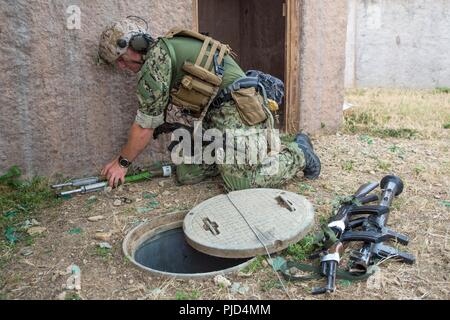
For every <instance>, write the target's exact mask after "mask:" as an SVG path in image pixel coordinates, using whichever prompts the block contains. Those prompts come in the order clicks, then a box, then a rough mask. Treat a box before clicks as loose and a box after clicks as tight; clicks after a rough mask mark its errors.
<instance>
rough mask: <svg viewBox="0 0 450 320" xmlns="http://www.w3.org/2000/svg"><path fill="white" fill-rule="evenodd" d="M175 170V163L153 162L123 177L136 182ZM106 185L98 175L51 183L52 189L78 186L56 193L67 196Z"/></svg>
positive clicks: (87, 191)
mask: <svg viewBox="0 0 450 320" xmlns="http://www.w3.org/2000/svg"><path fill="white" fill-rule="evenodd" d="M174 170H175V165H173V164H168V165H162V164H154V165H153V166H152V167H151V168H150V169H149V170H148V171H145V172H142V173H140V174H136V175H132V176H127V177H125V183H130V182H137V181H142V180H147V179H151V178H153V177H170V176H171V175H172V172H173V171H174ZM107 186H108V181H105V180H104V179H103V178H100V177H90V178H82V179H76V180H72V181H69V182H66V183H60V184H55V185H52V186H51V187H52V188H53V189H62V188H64V187H79V188H77V189H73V190H68V191H62V192H60V193H58V196H60V197H63V196H68V195H72V194H77V193H81V194H85V193H89V192H95V191H102V190H104V189H105V188H106V187H107Z"/></svg>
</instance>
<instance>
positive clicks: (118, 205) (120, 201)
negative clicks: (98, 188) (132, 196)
mask: <svg viewBox="0 0 450 320" xmlns="http://www.w3.org/2000/svg"><path fill="white" fill-rule="evenodd" d="M113 205H114V206H115V207H120V206H121V205H122V200H120V199H116V200H114V203H113Z"/></svg>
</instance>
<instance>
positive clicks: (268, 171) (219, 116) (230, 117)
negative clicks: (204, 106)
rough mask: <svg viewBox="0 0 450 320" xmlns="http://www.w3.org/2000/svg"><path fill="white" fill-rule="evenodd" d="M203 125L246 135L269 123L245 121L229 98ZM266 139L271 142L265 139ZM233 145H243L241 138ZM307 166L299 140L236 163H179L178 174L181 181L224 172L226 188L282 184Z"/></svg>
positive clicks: (236, 188)
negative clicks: (270, 153)
mask: <svg viewBox="0 0 450 320" xmlns="http://www.w3.org/2000/svg"><path fill="white" fill-rule="evenodd" d="M203 129H204V130H208V129H218V130H220V131H221V132H225V131H226V130H231V131H235V132H241V133H244V135H245V133H247V132H255V131H257V132H261V131H258V130H264V129H267V124H266V123H265V122H263V123H260V124H257V125H254V126H248V125H246V124H245V123H243V122H242V120H241V117H240V115H239V112H238V110H237V109H236V107H235V105H234V101H229V102H225V103H224V104H222V106H221V107H220V108H213V109H211V110H210V111H209V112H208V114H207V116H206V117H205V119H204V121H203ZM252 130H253V131H252ZM262 143H267V142H264V140H263V142H262ZM233 145H234V147H235V148H236V149H239V146H238V143H237V142H235V143H234V144H233ZM233 151H235V150H233ZM238 153H239V151H236V154H238ZM219 163H220V162H219ZM268 164H270V165H268ZM304 167H305V158H304V155H303V151H302V150H301V149H300V148H299V147H298V146H297V144H296V143H295V142H290V143H285V144H284V145H282V146H281V150H279V152H277V153H276V154H275V155H274V156H269V157H267V158H266V159H265V161H256V162H249V161H244V162H242V161H241V162H236V163H233V164H231V163H228V162H226V163H223V164H212V165H207V164H201V165H194V164H182V165H179V166H178V167H177V177H178V181H179V182H180V183H181V184H193V183H198V182H200V181H202V180H203V179H205V178H207V177H211V176H216V175H219V174H220V175H221V177H222V179H223V182H224V184H225V188H226V189H227V190H229V191H233V190H242V189H249V188H271V187H278V186H280V185H282V184H284V183H285V182H287V181H288V180H290V179H292V178H293V177H295V176H296V175H297V173H298V172H300V171H302V170H303V169H304Z"/></svg>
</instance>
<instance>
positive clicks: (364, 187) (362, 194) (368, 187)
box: [353, 182, 380, 198]
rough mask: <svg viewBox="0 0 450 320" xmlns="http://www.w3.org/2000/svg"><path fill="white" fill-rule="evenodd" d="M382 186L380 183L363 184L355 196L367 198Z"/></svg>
mask: <svg viewBox="0 0 450 320" xmlns="http://www.w3.org/2000/svg"><path fill="white" fill-rule="evenodd" d="M379 185H380V184H379V183H378V182H369V183H366V184H363V185H362V186H361V187H359V189H358V190H357V191H356V192H355V194H354V195H353V196H354V197H355V198H362V197H365V196H366V195H367V194H368V193H369V192H371V191H373V190H374V189H375V188H376V187H378V186H379Z"/></svg>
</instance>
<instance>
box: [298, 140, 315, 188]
mask: <svg viewBox="0 0 450 320" xmlns="http://www.w3.org/2000/svg"><path fill="white" fill-rule="evenodd" d="M295 142H296V143H297V145H298V147H299V148H300V149H302V151H303V154H304V155H305V162H306V164H305V168H304V169H303V173H304V174H305V178H307V179H311V180H312V179H317V178H318V177H319V174H320V169H321V164H320V159H319V157H318V156H317V155H316V154H315V153H314V148H313V146H312V143H311V140H310V139H309V137H308V136H307V135H306V134H304V133H300V134H298V135H297V136H296V137H295Z"/></svg>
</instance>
